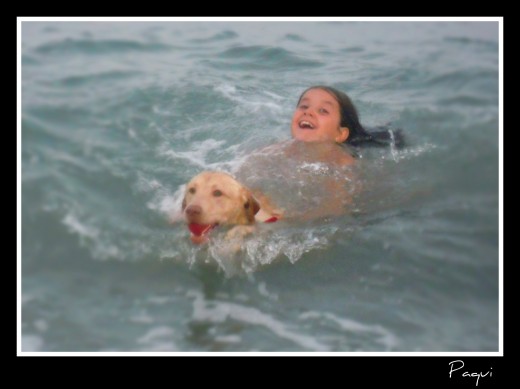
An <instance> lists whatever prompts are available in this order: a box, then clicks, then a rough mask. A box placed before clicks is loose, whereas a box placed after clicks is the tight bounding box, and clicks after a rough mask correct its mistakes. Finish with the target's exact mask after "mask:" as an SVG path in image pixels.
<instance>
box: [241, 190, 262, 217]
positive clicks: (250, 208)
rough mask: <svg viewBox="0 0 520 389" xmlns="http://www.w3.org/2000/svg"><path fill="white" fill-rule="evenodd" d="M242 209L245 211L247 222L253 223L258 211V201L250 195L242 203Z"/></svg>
mask: <svg viewBox="0 0 520 389" xmlns="http://www.w3.org/2000/svg"><path fill="white" fill-rule="evenodd" d="M244 209H245V210H246V215H247V220H248V221H249V222H251V223H253V222H254V221H255V215H256V214H257V213H258V211H260V204H258V201H257V200H256V199H255V198H254V197H253V195H252V194H251V193H249V194H248V196H247V200H246V202H245V203H244Z"/></svg>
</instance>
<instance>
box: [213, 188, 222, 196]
mask: <svg viewBox="0 0 520 389" xmlns="http://www.w3.org/2000/svg"><path fill="white" fill-rule="evenodd" d="M222 195H223V193H222V192H221V191H220V190H218V189H216V190H214V191H213V196H215V197H220V196H222Z"/></svg>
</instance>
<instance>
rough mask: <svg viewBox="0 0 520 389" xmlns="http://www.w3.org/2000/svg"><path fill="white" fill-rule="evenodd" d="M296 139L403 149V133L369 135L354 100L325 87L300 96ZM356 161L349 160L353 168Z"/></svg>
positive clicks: (294, 129) (293, 125)
mask: <svg viewBox="0 0 520 389" xmlns="http://www.w3.org/2000/svg"><path fill="white" fill-rule="evenodd" d="M291 134H292V137H293V138H294V139H297V140H300V141H303V142H328V143H330V142H334V143H337V144H348V145H351V146H354V147H359V146H364V145H367V146H389V145H392V144H393V145H394V147H398V148H400V147H403V146H404V139H403V136H402V134H401V131H400V130H396V131H391V130H384V131H374V132H368V131H366V130H365V129H364V128H363V126H362V125H361V123H360V122H359V117H358V114H357V111H356V108H355V107H354V104H352V101H351V100H350V98H349V97H348V96H347V95H346V94H345V93H343V92H341V91H339V90H337V89H335V88H332V87H329V86H323V85H317V86H312V87H310V88H308V89H306V90H305V91H304V92H303V93H302V94H301V96H300V98H299V100H298V104H297V106H296V111H295V112H294V114H293V118H292V122H291ZM353 162H354V158H352V156H351V158H346V159H345V161H344V164H351V163H353Z"/></svg>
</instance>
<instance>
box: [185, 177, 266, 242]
mask: <svg viewBox="0 0 520 389" xmlns="http://www.w3.org/2000/svg"><path fill="white" fill-rule="evenodd" d="M259 210H260V205H259V204H258V202H257V201H256V199H255V198H254V197H253V195H252V194H251V192H250V191H249V190H248V189H247V188H245V187H244V186H243V185H242V184H240V183H239V182H238V181H236V180H235V179H234V178H233V177H231V176H230V175H228V174H226V173H221V172H202V173H200V174H198V175H197V176H195V177H194V178H193V179H192V180H191V181H190V182H189V183H188V184H187V185H186V192H185V194H184V200H183V201H182V211H183V215H184V219H185V221H186V223H187V224H188V227H189V229H190V231H191V234H192V235H191V239H192V241H193V242H194V243H202V242H204V241H205V240H206V235H207V234H208V233H209V231H211V230H212V229H213V228H215V227H216V226H217V225H233V224H253V223H254V222H255V215H256V213H257V212H258V211H259Z"/></svg>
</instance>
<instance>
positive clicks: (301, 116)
mask: <svg viewBox="0 0 520 389" xmlns="http://www.w3.org/2000/svg"><path fill="white" fill-rule="evenodd" d="M340 122H341V115H340V108H339V103H338V102H337V100H336V99H335V98H334V96H332V95H331V94H330V93H329V92H326V91H324V90H323V89H311V90H308V91H307V92H305V94H304V95H303V96H302V98H301V100H300V102H299V103H298V106H297V107H296V111H295V112H294V115H293V118H292V122H291V134H292V137H293V138H294V139H297V140H301V141H303V142H323V141H333V142H337V143H342V142H344V141H345V140H346V139H347V138H348V134H349V130H348V128H347V127H340Z"/></svg>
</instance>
